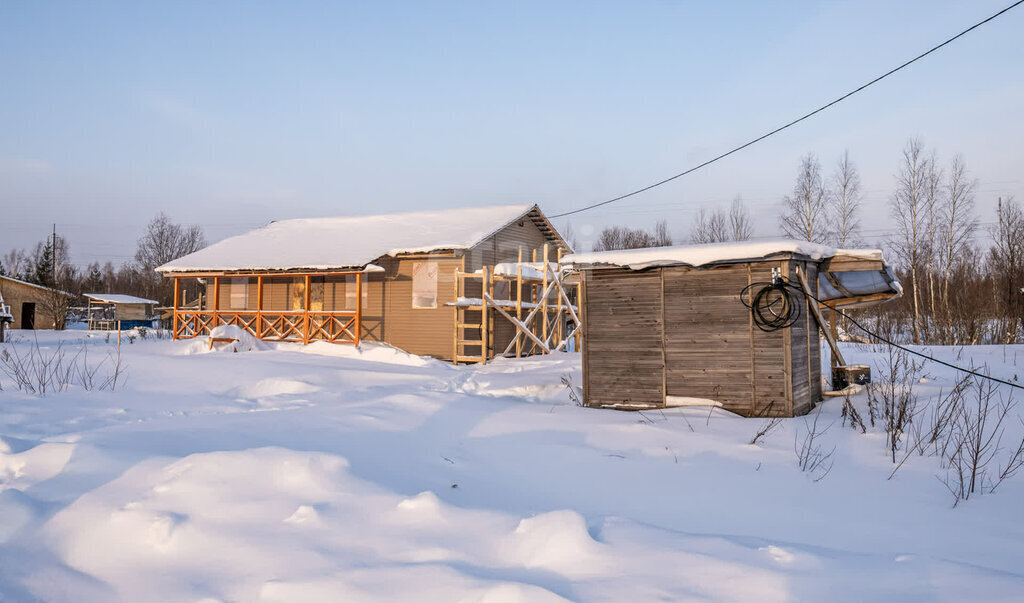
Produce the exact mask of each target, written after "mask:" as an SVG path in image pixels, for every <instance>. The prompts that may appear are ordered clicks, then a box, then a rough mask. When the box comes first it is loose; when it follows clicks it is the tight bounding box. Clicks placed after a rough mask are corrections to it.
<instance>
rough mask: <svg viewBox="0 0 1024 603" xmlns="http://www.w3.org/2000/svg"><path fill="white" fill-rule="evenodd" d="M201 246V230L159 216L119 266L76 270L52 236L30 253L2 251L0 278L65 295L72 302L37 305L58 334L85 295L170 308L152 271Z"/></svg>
mask: <svg viewBox="0 0 1024 603" xmlns="http://www.w3.org/2000/svg"><path fill="white" fill-rule="evenodd" d="M205 246H206V237H205V236H204V235H203V230H202V228H201V227H199V226H198V225H192V226H183V225H181V224H176V223H174V222H172V221H171V219H170V218H169V217H167V216H166V215H165V214H163V213H159V214H157V215H156V217H154V218H153V219H152V220H151V221H150V222H149V224H148V225H147V226H146V230H145V232H144V233H143V234H142V236H140V237H139V238H138V240H137V241H136V249H135V256H134V258H133V259H132V260H130V261H127V262H124V263H122V264H121V265H120V266H117V267H115V266H114V264H113V262H109V261H108V262H105V263H104V264H103V265H100V263H99V262H92V263H90V264H88V265H87V266H86V267H85V269H84V270H83V269H80V268H79V267H78V266H76V265H75V264H73V263H72V260H71V252H70V246H69V245H68V241H67V239H65V238H64V237H62V236H60V235H55V236H53V237H47V239H46V240H45V241H40V242H39V243H37V244H36V246H35V247H34V248H32V249H31V251H26V250H25V249H12V250H10V251H8V252H7V253H6V254H5V255H3V257H0V275H3V276H9V277H12V278H16V279H19V280H23V281H26V282H29V283H33V284H36V285H42V286H44V287H49V288H51V289H55V290H57V291H63V292H67V293H71V294H72V295H73V296H74V297H73V298H72V299H69V298H67V297H66V296H64V295H60V294H52V295H47V296H45V300H44V301H43V302H42V304H43V306H44V310H45V311H46V312H47V313H48V314H52V315H53V316H55V317H57V323H58V324H57V328H58V329H63V328H64V318H65V317H66V315H67V313H68V310H69V309H70V308H71V307H72V306H75V305H85V303H86V301H85V299H84V298H83V295H84V294H86V293H121V294H126V295H134V296H136V297H142V298H146V299H153V300H156V301H158V302H160V303H161V304H162V305H170V303H171V301H172V300H171V298H172V297H173V295H174V290H173V285H172V284H171V283H170V282H168V279H165V278H163V277H161V276H160V275H158V274H157V273H156V272H155V269H156V267H157V266H160V265H162V264H165V263H167V262H169V261H171V260H173V259H176V258H179V257H181V256H183V255H187V254H189V253H192V252H194V251H198V250H200V249H202V248H203V247H205Z"/></svg>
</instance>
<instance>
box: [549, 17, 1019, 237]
mask: <svg viewBox="0 0 1024 603" xmlns="http://www.w3.org/2000/svg"><path fill="white" fill-rule="evenodd" d="M1021 4H1024V0H1017V1H1016V2H1014V3H1013V4H1011V5H1009V6H1007V7H1006V8H1004V9H1002V10H1001V11H999V12H997V13H995V14H994V15H992V16H990V17H988V18H986V19H983V20H981V21H978V22H977V23H975V24H974V25H972V26H970V27H968V28H967V29H965V30H963V31H961V32H960V33H958V34H956V35H955V36H953V37H951V38H949V39H947V40H946V41H944V42H942V43H940V44H937V45H935V46H933V47H931V48H929V49H928V50H926V51H924V52H922V53H921V54H919V55H917V56H916V57H914V58H912V59H910V60H909V61H906V62H905V63H903V64H902V65H899V66H898V67H894V68H892V69H890V70H889V71H886V72H885V73H883V74H882V75H880V76H878V77H876V78H874V79H873V80H871V81H869V82H867V83H865V84H862V85H860V86H858V87H857V88H855V89H853V90H851V91H849V92H847V93H846V94H844V95H842V96H840V97H839V98H836V99H835V100H833V101H831V102H829V103H826V104H824V105H822V106H820V107H818V108H817V109H815V110H813V111H811V112H810V113H807V114H805V115H802V116H800V117H798V118H796V119H794V120H793V121H790V122H789V123H787V124H785V125H782V126H779V127H778V128H775V129H774V130H772V131H770V132H768V133H766V134H762V135H760V136H758V137H757V138H754V139H753V140H750V141H748V142H745V143H743V144H741V145H740V146H738V147H735V148H733V149H731V150H729V151H726V152H724V153H722V154H721V155H718V156H716V157H713V158H711V159H708V160H707V161H705V162H703V163H700V164H698V165H695V166H693V167H691V168H689V169H687V170H685V171H682V172H679V173H678V174H676V175H674V176H669V177H668V178H665V179H664V180H659V181H658V182H655V183H654V184H649V185H647V186H645V187H643V188H639V189H636V190H635V191H632V192H629V193H626V194H624V195H619V196H618V197H613V198H611V199H608V200H605V201H601V202H599V203H593V204H591V205H588V206H586V207H581V208H579V209H574V210H571V211H567V212H562V213H560V214H553V215H551V216H549V217H550V218H563V217H565V216H571V215H574V214H578V213H582V212H585V211H590V210H592V209H596V208H598V207H602V206H605V205H608V204H611V203H615V202H616V201H622V200H623V199H628V198H630V197H633V196H636V195H639V194H641V193H645V192H647V191H649V190H651V189H654V188H657V187H659V186H662V185H665V184H668V183H669V182H672V181H673V180H676V179H678V178H682V177H683V176H686V175H687V174H691V173H693V172H696V171H697V170H699V169H701V168H704V167H707V166H709V165H711V164H712V163H715V162H717V161H720V160H722V159H725V158H726V157H728V156H730V155H732V154H734V153H738V152H739V151H742V150H743V149H745V148H747V147H749V146H751V145H754V144H757V143H758V142H761V141H762V140H764V139H766V138H768V137H770V136H774V135H775V134H778V133H779V132H782V131H783V130H786V129H788V128H791V127H792V126H795V125H796V124H798V123H800V122H802V121H804V120H805V119H808V118H810V117H813V116H815V115H817V114H818V113H821V112H822V111H824V110H826V109H828V108H829V107H832V106H833V105H836V104H839V103H841V102H842V101H844V100H846V99H848V98H850V97H851V96H853V95H855V94H857V93H858V92H860V91H862V90H864V89H866V88H868V87H870V86H872V85H874V84H877V83H878V82H880V81H882V80H884V79H885V78H887V77H889V76H890V75H892V74H894V73H896V72H898V71H900V70H902V69H904V68H906V67H908V66H910V65H912V64H914V63H916V62H917V61H919V60H921V59H923V58H924V57H926V56H928V55H930V54H932V53H933V52H935V51H937V50H939V49H940V48H942V47H944V46H946V45H948V44H951V43H952V42H954V41H955V40H957V39H959V38H961V37H963V36H965V35H967V34H968V33H970V32H972V31H974V30H975V29H977V28H979V27H981V26H982V25H985V24H986V23H988V22H989V21H992V20H993V19H996V18H998V17H999V16H1001V15H1003V14H1004V13H1006V12H1008V11H1010V10H1012V9H1014V8H1016V7H1017V6H1020V5H1021Z"/></svg>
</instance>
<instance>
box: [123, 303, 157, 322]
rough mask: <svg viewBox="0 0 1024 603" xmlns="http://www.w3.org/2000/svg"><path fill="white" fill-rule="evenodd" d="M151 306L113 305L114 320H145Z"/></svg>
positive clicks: (148, 315) (148, 316)
mask: <svg viewBox="0 0 1024 603" xmlns="http://www.w3.org/2000/svg"><path fill="white" fill-rule="evenodd" d="M151 305H152V304H115V305H114V320H146V319H147V318H150V316H151V315H150V312H149V308H150V306H151Z"/></svg>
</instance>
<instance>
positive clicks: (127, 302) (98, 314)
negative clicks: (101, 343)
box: [84, 293, 160, 330]
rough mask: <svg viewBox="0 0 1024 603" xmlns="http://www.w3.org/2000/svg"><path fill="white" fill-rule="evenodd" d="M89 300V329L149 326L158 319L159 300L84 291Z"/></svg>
mask: <svg viewBox="0 0 1024 603" xmlns="http://www.w3.org/2000/svg"><path fill="white" fill-rule="evenodd" d="M84 295H85V298H86V299H88V300H89V312H88V318H89V329H94V330H110V329H116V328H118V327H120V328H122V329H132V328H135V327H149V326H152V325H153V321H154V320H158V319H159V316H157V314H156V311H155V308H156V307H157V306H158V305H160V302H158V301H156V300H154V299H145V298H142V297H135V296H134V295H124V294H120V293H86V294H84Z"/></svg>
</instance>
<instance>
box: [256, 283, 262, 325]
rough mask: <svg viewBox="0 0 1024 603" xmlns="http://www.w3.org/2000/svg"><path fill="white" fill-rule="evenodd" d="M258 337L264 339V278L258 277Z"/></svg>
mask: <svg viewBox="0 0 1024 603" xmlns="http://www.w3.org/2000/svg"><path fill="white" fill-rule="evenodd" d="M256 337H259V338H260V339H263V276H262V275H260V276H257V277H256Z"/></svg>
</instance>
